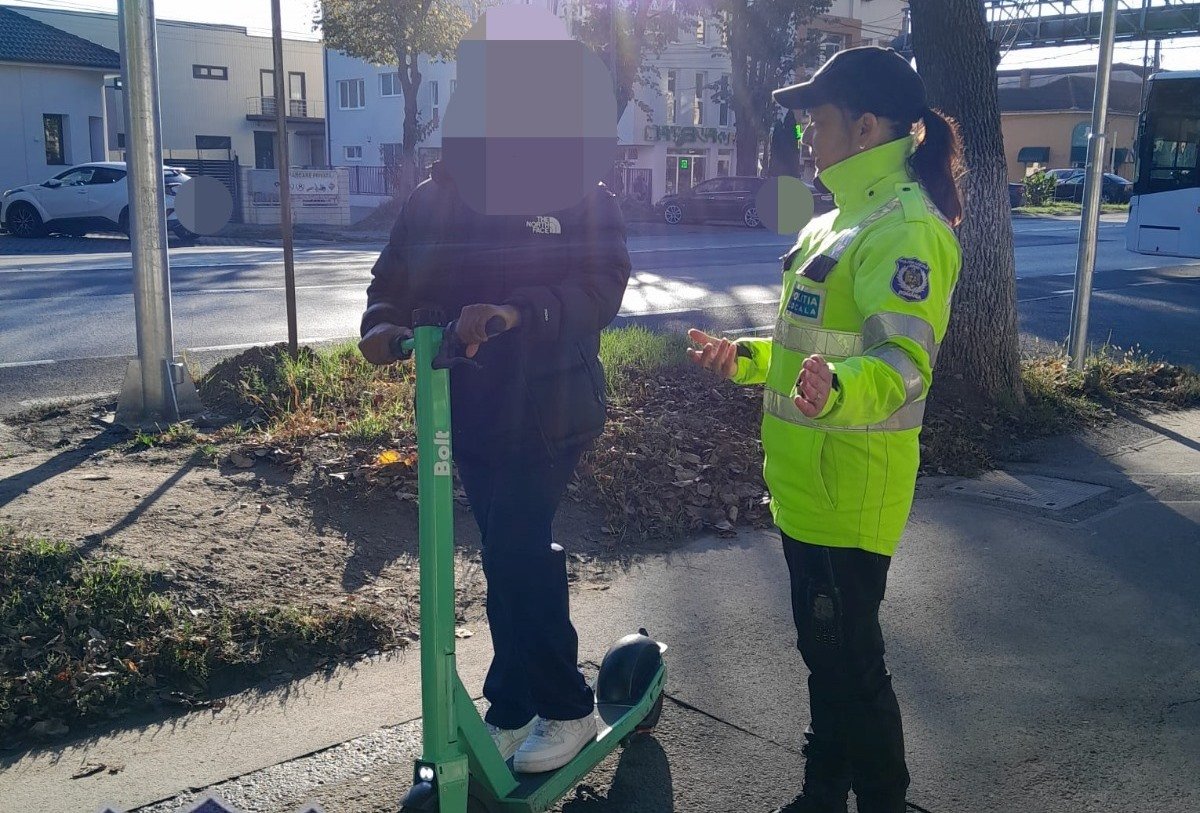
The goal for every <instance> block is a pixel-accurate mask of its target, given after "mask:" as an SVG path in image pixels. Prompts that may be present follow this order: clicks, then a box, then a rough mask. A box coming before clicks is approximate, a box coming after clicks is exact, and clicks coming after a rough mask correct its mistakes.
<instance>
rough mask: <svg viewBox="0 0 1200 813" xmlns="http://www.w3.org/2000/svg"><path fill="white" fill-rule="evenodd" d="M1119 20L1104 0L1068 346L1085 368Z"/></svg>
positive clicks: (1076, 365)
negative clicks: (1106, 128) (1114, 44)
mask: <svg viewBox="0 0 1200 813" xmlns="http://www.w3.org/2000/svg"><path fill="white" fill-rule="evenodd" d="M1116 22H1117V0H1104V15H1103V17H1102V18H1101V23H1100V59H1099V62H1098V64H1097V66H1096V98H1095V101H1094V102H1093V103H1092V132H1091V135H1090V136H1089V137H1088V157H1087V173H1086V174H1087V180H1086V182H1085V186H1084V190H1083V213H1082V216H1081V218H1080V221H1079V258H1078V261H1077V263H1076V266H1075V298H1074V302H1073V303H1072V306H1071V334H1070V340H1069V343H1068V349H1067V352H1068V354H1069V355H1070V357H1071V367H1072V368H1073V369H1076V370H1082V369H1083V362H1084V359H1085V357H1086V355H1087V334H1088V315H1089V310H1090V307H1091V299H1092V273H1093V272H1094V271H1095V268H1096V233H1097V231H1098V229H1099V225H1100V199H1101V195H1102V193H1103V186H1102V183H1103V180H1104V164H1105V162H1106V157H1107V150H1106V149H1105V135H1104V128H1105V125H1106V122H1107V120H1108V86H1109V79H1110V77H1111V75H1112V60H1113V39H1114V36H1115V33H1116Z"/></svg>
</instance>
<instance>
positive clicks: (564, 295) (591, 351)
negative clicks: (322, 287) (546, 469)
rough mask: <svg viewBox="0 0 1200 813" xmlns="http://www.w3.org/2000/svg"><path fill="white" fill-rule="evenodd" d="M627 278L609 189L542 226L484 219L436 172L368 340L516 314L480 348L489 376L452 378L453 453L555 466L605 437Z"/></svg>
mask: <svg viewBox="0 0 1200 813" xmlns="http://www.w3.org/2000/svg"><path fill="white" fill-rule="evenodd" d="M629 272H630V261H629V252H628V251H627V250H626V247H625V222H624V219H623V217H622V215H621V210H620V208H619V207H618V205H617V201H616V198H615V197H614V196H613V195H612V193H611V192H609V191H608V190H607V189H606V188H605V187H604V186H603V185H598V186H597V187H596V189H595V191H593V192H592V193H590V194H589V195H588V197H587V198H585V199H584V200H583V201H582V202H581V203H579V204H578V205H576V206H573V207H571V208H570V209H565V210H562V211H559V212H549V213H547V214H546V215H544V216H541V217H510V216H496V215H492V216H487V215H481V214H479V213H477V212H475V211H474V210H472V209H471V208H470V207H468V206H467V205H466V203H464V202H463V201H462V199H461V198H460V197H459V195H458V194H457V191H456V190H455V188H454V184H453V181H452V180H450V178H449V177H448V176H447V175H446V173H445V172H444V171H443V170H442V168H441V166H440V165H436V164H435V165H434V173H433V178H432V179H431V180H428V181H426V182H425V183H423V184H421V185H420V186H418V187H417V188H416V189H415V190H413V192H412V194H411V195H410V196H409V198H408V200H407V201H406V202H405V204H404V207H403V209H402V210H401V212H400V216H399V218H398V219H397V220H396V225H395V226H394V227H393V229H392V233H391V239H390V241H389V242H388V245H387V248H385V249H384V251H383V253H382V254H381V255H380V256H379V259H378V261H376V263H375V267H374V268H373V269H372V271H371V274H372V277H373V280H372V282H371V285H370V287H368V288H367V310H366V312H365V313H364V314H363V319H362V326H361V331H362V334H363V335H366V333H367V331H369V330H370V329H371V328H373V327H375V326H376V325H378V324H382V323H391V324H395V325H402V326H411V324H412V313H413V311H414V310H415V309H417V308H423V307H437V308H440V309H441V310H442V311H443V312H444V313H445V315H446V318H447V319H453V318H455V317H457V315H458V313H459V311H460V310H462V308H463V307H465V306H466V305H471V304H476V303H485V304H496V305H504V304H507V305H514V306H516V307H517V308H518V309H519V310H520V311H521V326H520V327H519V328H518V329H516V330H514V331H511V332H510V333H506V334H503V335H501V336H499V337H497V338H495V339H493V340H491V341H490V342H488V343H487V344H485V345H483V346H482V347H481V348H480V350H479V353H478V355H477V356H476V360H477V361H478V362H479V363H480V364H481V365H482V367H481V369H478V370H473V369H469V368H466V367H460V368H456V369H455V370H454V371H453V372H452V373H451V377H450V389H451V401H452V422H453V428H454V443H455V453H456V454H458V455H468V456H471V457H476V458H492V457H495V456H497V455H516V456H526V455H529V454H538V455H542V454H550V455H552V456H558V455H561V454H564V453H566V452H567V451H568V450H569V449H571V448H573V447H577V446H583V445H586V444H587V443H588V442H590V441H591V440H594V439H595V438H596V437H598V436H599V435H600V433H601V431H603V428H604V419H605V384H604V372H603V370H602V369H601V366H600V360H599V357H598V355H599V349H600V331H601V330H602V329H603V328H604V327H605V326H607V325H608V324H609V323H610V322H611V321H612V320H613V319H614V318H615V317H616V315H617V311H618V310H619V309H620V307H621V300H622V298H623V297H624V295H625V286H626V284H627V283H628V281H629Z"/></svg>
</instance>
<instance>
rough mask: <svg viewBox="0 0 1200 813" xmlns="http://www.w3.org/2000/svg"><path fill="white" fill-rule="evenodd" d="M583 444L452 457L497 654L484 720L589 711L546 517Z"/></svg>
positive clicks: (562, 565)
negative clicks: (540, 454) (529, 453)
mask: <svg viewBox="0 0 1200 813" xmlns="http://www.w3.org/2000/svg"><path fill="white" fill-rule="evenodd" d="M580 454H581V450H576V451H574V452H573V453H571V454H567V455H564V456H563V457H561V458H559V459H557V460H553V461H552V460H548V459H541V458H532V457H524V458H521V457H513V458H511V459H508V460H505V461H503V462H489V461H485V460H479V459H472V458H471V457H470V456H469V455H464V456H460V457H459V458H458V460H457V463H458V473H459V476H460V477H461V478H462V483H463V487H464V488H465V489H466V492H467V499H468V500H470V503H471V510H472V512H473V513H474V514H475V521H476V522H477V523H479V531H480V533H481V534H482V536H483V572H484V575H485V576H486V577H487V615H488V624H489V625H490V626H491V631H492V647H493V649H494V650H495V654H494V655H493V657H492V666H491V668H490V669H489V670H488V674H487V679H486V680H485V682H484V685H483V694H484V697H486V698H487V699H488V701H489V702H490V703H491V708H490V709H489V710H488V712H487V721H488V722H489V723H491V724H492V725H496V726H500V727H501V728H520V727H521V726H523V725H525V724H526V723H527V722H529V721H530V719H532V718H533V716H534V715H535V714H538V715H541V716H542V717H545V718H548V719H552V720H575V719H578V718H580V717H583V716H585V715H587V714H590V713H591V711H592V707H593V698H592V690H591V688H590V687H589V686H588V685H587V682H586V681H585V680H584V678H583V675H582V674H580V672H579V667H578V663H577V661H578V655H579V638H578V636H577V635H576V633H575V627H574V626H572V624H571V616H570V609H569V604H568V597H567V559H566V556H567V555H566V552H565V551H563V549H562V548H561V547H559V546H557V545H553V539H552V538H551V531H550V526H551V523H552V521H553V520H554V514H555V512H556V511H557V510H558V504H559V502H560V501H561V500H562V496H563V493H564V492H565V491H566V488H567V483H568V482H569V481H570V479H571V474H572V472H573V471H574V470H575V464H576V463H578V462H579V456H580Z"/></svg>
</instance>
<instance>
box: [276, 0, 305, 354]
mask: <svg viewBox="0 0 1200 813" xmlns="http://www.w3.org/2000/svg"><path fill="white" fill-rule="evenodd" d="M271 34H272V44H273V45H274V51H275V134H276V140H277V141H278V142H279V145H278V147H276V149H275V163H276V166H278V168H279V222H280V228H281V229H282V230H283V276H284V287H285V290H286V296H287V322H288V352H289V353H291V354H292V357H293V358H295V357H296V356H297V355H298V354H299V346H298V342H299V339H298V338H297V335H298V330H297V327H296V266H295V259H294V255H293V249H294V246H293V243H292V194H291V183H290V181H289V179H288V166H289V159H288V135H287V114H288V107H290V106H291V98H290V97H289V96H287V95H285V92H284V81H283V79H284V75H283V15H282V14H281V12H280V10H279V0H271Z"/></svg>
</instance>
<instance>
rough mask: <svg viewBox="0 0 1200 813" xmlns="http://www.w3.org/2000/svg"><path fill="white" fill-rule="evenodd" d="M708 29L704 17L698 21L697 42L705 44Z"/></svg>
mask: <svg viewBox="0 0 1200 813" xmlns="http://www.w3.org/2000/svg"><path fill="white" fill-rule="evenodd" d="M707 29H708V26H707V25H706V24H705V20H704V18H703V17H701V18H700V19H699V20H697V21H696V42H697V43H699V44H700V45H703V44H704V40H705V35H706V34H707V33H708V32H707Z"/></svg>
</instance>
